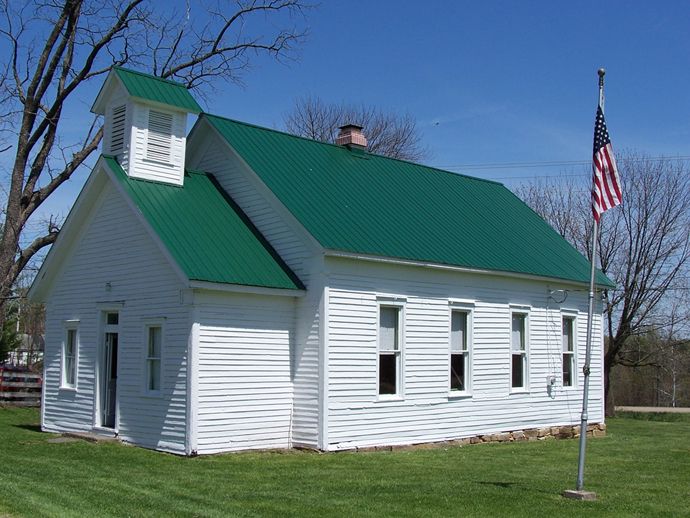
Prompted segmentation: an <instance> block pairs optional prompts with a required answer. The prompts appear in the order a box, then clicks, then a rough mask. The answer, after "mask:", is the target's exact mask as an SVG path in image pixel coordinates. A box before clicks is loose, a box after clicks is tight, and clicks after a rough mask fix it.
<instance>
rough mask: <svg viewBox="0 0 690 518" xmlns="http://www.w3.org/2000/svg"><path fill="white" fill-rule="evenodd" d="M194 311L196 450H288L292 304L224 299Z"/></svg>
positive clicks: (273, 299)
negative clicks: (196, 337)
mask: <svg viewBox="0 0 690 518" xmlns="http://www.w3.org/2000/svg"><path fill="white" fill-rule="evenodd" d="M196 314H197V315H198V319H199V354H198V360H197V361H198V365H197V369H196V370H197V373H198V374H197V375H198V384H197V385H198V388H197V395H198V399H197V410H196V411H197V452H198V453H200V454H204V453H217V452H223V451H232V450H244V449H252V448H288V447H289V446H290V427H291V414H292V397H293V394H292V381H291V369H290V351H291V347H293V346H294V344H292V343H291V342H292V340H293V339H294V323H295V307H294V302H293V300H292V299H290V298H285V297H268V296H251V295H243V296H240V295H228V296H227V297H226V301H225V302H223V303H216V304H213V305H211V304H200V305H199V306H197V308H196Z"/></svg>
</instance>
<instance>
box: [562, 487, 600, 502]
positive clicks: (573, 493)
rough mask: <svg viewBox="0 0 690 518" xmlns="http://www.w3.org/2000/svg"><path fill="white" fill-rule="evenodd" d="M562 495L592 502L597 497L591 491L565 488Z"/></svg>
mask: <svg viewBox="0 0 690 518" xmlns="http://www.w3.org/2000/svg"><path fill="white" fill-rule="evenodd" d="M562 495H563V497H565V498H569V499H571V500H585V501H588V502H593V501H594V500H596V499H597V494H596V493H594V492H592V491H584V490H582V491H578V490H576V489H566V490H565V491H563V493H562Z"/></svg>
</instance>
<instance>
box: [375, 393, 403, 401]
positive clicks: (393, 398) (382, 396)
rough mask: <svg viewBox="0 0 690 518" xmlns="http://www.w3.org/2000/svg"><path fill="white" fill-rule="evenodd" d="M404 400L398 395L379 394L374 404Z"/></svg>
mask: <svg viewBox="0 0 690 518" xmlns="http://www.w3.org/2000/svg"><path fill="white" fill-rule="evenodd" d="M404 399H405V398H403V397H402V396H401V395H400V394H379V395H378V396H377V397H376V402H377V403H379V402H386V401H404Z"/></svg>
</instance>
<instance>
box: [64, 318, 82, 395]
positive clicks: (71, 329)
mask: <svg viewBox="0 0 690 518" xmlns="http://www.w3.org/2000/svg"><path fill="white" fill-rule="evenodd" d="M71 333H73V336H74V344H73V345H74V351H73V354H72V370H73V373H72V375H73V377H74V379H73V381H72V382H71V383H70V381H69V380H68V378H69V374H68V372H67V356H68V355H67V346H68V344H69V339H70V334H71ZM60 349H61V350H60V390H71V391H75V392H76V390H77V383H78V380H79V320H65V322H64V334H63V340H62V347H61V348H60Z"/></svg>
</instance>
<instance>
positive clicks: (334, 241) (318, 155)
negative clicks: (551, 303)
mask: <svg viewBox="0 0 690 518" xmlns="http://www.w3.org/2000/svg"><path fill="white" fill-rule="evenodd" d="M202 118H205V119H206V120H208V121H209V122H210V124H211V125H212V126H213V127H214V128H216V129H217V130H218V132H219V133H220V135H221V136H222V137H223V138H224V139H225V140H226V141H227V142H228V143H229V144H230V145H231V146H232V147H233V148H234V149H235V150H236V151H237V152H238V153H239V154H240V156H241V157H242V158H243V159H244V160H245V161H246V162H247V164H248V165H249V167H251V168H252V169H253V170H254V172H255V173H256V174H257V175H258V176H259V177H260V178H261V180H262V181H263V182H264V183H265V184H266V185H267V186H268V188H269V189H271V191H272V192H273V193H274V194H275V195H276V196H277V197H278V199H279V200H280V201H281V202H282V203H283V205H285V207H287V209H288V210H289V211H290V212H291V213H292V214H293V215H294V216H295V218H297V220H298V221H299V222H300V223H301V224H302V225H303V226H304V227H305V228H306V229H307V231H308V232H309V233H310V234H311V235H312V236H313V237H314V238H315V239H316V240H317V241H318V242H319V243H320V244H321V245H322V246H323V247H324V248H327V249H331V250H338V251H345V252H350V253H359V254H367V255H374V256H382V257H392V258H401V259H409V260H414V261H424V262H431V263H438V264H444V265H452V266H461V267H466V268H476V269H481V270H494V271H502V272H513V273H520V274H529V275H537V276H543V277H553V278H557V279H565V280H570V281H577V282H584V283H588V282H589V273H590V263H589V262H588V261H587V260H586V259H585V258H584V257H583V256H582V255H581V254H580V253H579V252H578V251H577V250H575V248H573V247H572V246H571V245H570V244H569V243H568V242H567V241H566V240H565V239H563V238H562V237H561V236H560V235H559V234H558V233H557V232H556V231H555V230H553V229H552V228H551V227H550V226H549V225H548V224H547V223H545V222H544V220H542V219H541V218H540V217H539V216H538V215H537V214H536V213H535V212H534V211H532V210H531V209H530V208H529V207H528V206H527V205H526V204H525V203H523V202H522V201H521V200H520V199H519V198H518V197H517V196H515V195H514V194H513V193H512V192H511V191H510V190H509V189H507V188H506V187H504V186H503V185H502V184H500V183H496V182H492V181H487V180H482V179H477V178H472V177H468V176H463V175H460V174H456V173H452V172H448V171H443V170H439V169H434V168H431V167H426V166H422V165H419V164H413V163H411V162H405V161H401V160H395V159H391V158H387V157H382V156H378V155H373V154H369V153H362V152H357V151H355V150H352V151H351V150H349V149H348V148H346V147H343V146H337V145H333V144H327V143H323V142H317V141H313V140H309V139H305V138H301V137H295V136H293V135H289V134H286V133H282V132H278V131H275V130H270V129H266V128H260V127H257V126H252V125H249V124H245V123H241V122H237V121H233V120H229V119H224V118H221V117H216V116H212V115H207V114H203V115H202ZM597 282H598V283H599V284H604V285H612V284H611V282H610V281H609V280H608V279H607V278H606V277H605V276H604V275H603V274H601V273H599V274H598V277H597Z"/></svg>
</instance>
